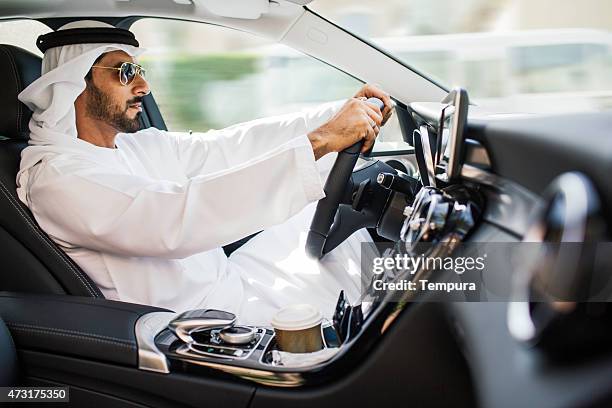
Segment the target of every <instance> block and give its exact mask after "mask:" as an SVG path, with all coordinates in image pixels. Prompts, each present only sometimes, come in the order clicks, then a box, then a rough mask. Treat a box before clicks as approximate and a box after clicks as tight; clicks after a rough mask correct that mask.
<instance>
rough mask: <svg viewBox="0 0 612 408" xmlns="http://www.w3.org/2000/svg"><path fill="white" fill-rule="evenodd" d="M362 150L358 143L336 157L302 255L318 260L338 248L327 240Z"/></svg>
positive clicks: (334, 228) (336, 224) (379, 103)
mask: <svg viewBox="0 0 612 408" xmlns="http://www.w3.org/2000/svg"><path fill="white" fill-rule="evenodd" d="M366 102H368V103H370V104H372V105H375V106H377V107H379V108H380V110H381V111H382V109H383V107H384V103H383V102H382V101H381V100H380V99H378V98H369V99H368V100H367V101H366ZM362 147H363V140H360V141H359V142H357V143H355V144H354V145H352V146H350V147H348V148H346V149H344V150H343V151H341V152H340V153H338V157H337V158H336V161H335V162H334V165H333V167H332V169H331V171H330V173H329V176H328V177H327V181H326V182H325V187H324V188H323V190H324V191H325V197H324V198H322V199H320V200H319V202H318V203H317V208H316V210H315V214H314V216H313V217H312V222H311V224H310V231H309V232H308V237H307V239H306V252H307V253H308V254H309V255H310V256H312V257H315V258H317V259H321V258H322V257H323V255H325V254H326V253H328V252H329V251H331V250H332V249H334V248H335V247H336V246H337V245H338V243H337V242H330V241H333V240H328V238H331V237H333V235H334V232H335V231H337V230H338V229H339V228H340V223H341V217H335V216H336V213H337V212H338V207H339V206H340V201H341V200H342V197H343V195H344V193H345V190H346V185H347V183H348V182H349V179H350V177H351V174H352V172H353V168H354V167H355V164H356V163H357V159H358V158H359V152H360V151H361V148H362ZM334 218H336V219H335V220H334ZM332 224H333V225H332Z"/></svg>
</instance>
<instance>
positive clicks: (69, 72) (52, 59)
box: [17, 20, 144, 201]
mask: <svg viewBox="0 0 612 408" xmlns="http://www.w3.org/2000/svg"><path fill="white" fill-rule="evenodd" d="M84 27H107V28H109V27H110V28H113V26H112V25H110V24H106V23H102V22H99V21H92V20H83V21H76V22H72V23H68V24H66V25H64V26H62V27H61V28H59V30H65V29H69V28H84ZM115 50H122V51H125V52H126V53H127V54H129V55H131V56H133V57H135V56H138V55H139V54H141V53H142V52H143V51H144V50H143V49H142V48H138V47H134V46H131V45H125V44H110V43H109V44H104V43H100V44H71V45H64V46H61V47H53V48H50V49H48V50H47V51H46V52H45V55H44V57H43V62H42V72H41V77H40V78H38V79H37V80H36V81H34V82H32V83H31V84H30V86H28V87H27V88H26V89H24V90H23V91H22V92H21V93H20V94H19V96H18V98H19V100H20V101H21V102H23V103H24V104H25V105H26V106H27V107H28V108H30V110H31V111H32V112H33V113H32V118H31V119H30V124H29V128H30V140H29V145H30V146H28V147H26V148H25V149H24V150H23V152H22V153H21V165H20V169H19V173H18V174H17V187H20V186H22V185H24V184H23V183H25V182H27V172H28V170H29V169H30V168H32V167H33V166H34V165H36V164H37V163H38V162H40V161H41V160H42V159H43V158H44V157H45V156H46V155H48V154H55V153H63V152H66V151H68V150H70V148H71V147H74V146H75V145H76V139H77V129H76V116H75V110H74V101H75V100H76V98H77V97H78V96H79V95H80V94H81V93H82V92H83V90H85V87H86V84H85V75H87V72H89V70H90V68H91V66H92V65H93V63H94V61H95V60H96V59H97V58H98V57H99V56H100V55H102V54H104V53H105V52H109V51H115ZM21 190H23V189H19V190H18V193H20V194H19V197H20V198H21V200H22V201H25V197H22V194H21V193H22V191H21Z"/></svg>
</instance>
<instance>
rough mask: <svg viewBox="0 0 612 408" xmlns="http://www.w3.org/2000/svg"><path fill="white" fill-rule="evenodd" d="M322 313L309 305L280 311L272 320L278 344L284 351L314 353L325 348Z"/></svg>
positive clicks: (288, 307)
mask: <svg viewBox="0 0 612 408" xmlns="http://www.w3.org/2000/svg"><path fill="white" fill-rule="evenodd" d="M321 320H322V319H321V312H319V310H318V309H317V308H316V307H314V306H312V305H308V304H296V305H291V306H287V307H285V308H283V309H281V310H279V311H278V312H277V313H276V314H275V315H274V317H273V318H272V327H274V333H276V342H277V344H278V347H279V348H280V349H281V350H282V351H287V352H289V353H312V352H314V351H319V350H321V349H322V348H323V338H322V337H321Z"/></svg>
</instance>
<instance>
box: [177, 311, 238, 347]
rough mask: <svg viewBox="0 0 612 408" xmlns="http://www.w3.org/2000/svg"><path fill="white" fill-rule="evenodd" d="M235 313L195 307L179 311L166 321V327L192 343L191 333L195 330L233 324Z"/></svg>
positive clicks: (183, 339)
mask: <svg viewBox="0 0 612 408" xmlns="http://www.w3.org/2000/svg"><path fill="white" fill-rule="evenodd" d="M235 322H236V315H234V314H233V313H230V312H224V311H223V310H216V309H197V310H189V311H187V312H184V313H181V314H180V315H178V316H177V317H176V319H174V320H172V321H171V322H170V323H168V328H169V329H170V330H172V332H173V333H174V334H176V336H177V337H178V338H179V339H181V340H182V341H183V342H185V343H193V342H194V341H193V339H192V338H191V333H192V332H194V331H196V330H204V329H216V328H224V327H230V326H233V325H234V323H235Z"/></svg>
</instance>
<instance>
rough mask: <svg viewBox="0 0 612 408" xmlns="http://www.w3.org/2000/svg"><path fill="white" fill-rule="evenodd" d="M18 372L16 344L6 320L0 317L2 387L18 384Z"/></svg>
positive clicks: (0, 382)
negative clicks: (5, 322)
mask: <svg viewBox="0 0 612 408" xmlns="http://www.w3.org/2000/svg"><path fill="white" fill-rule="evenodd" d="M18 374H19V371H18V364H17V352H16V351H15V344H14V343H13V339H12V337H11V333H9V330H8V328H7V327H6V325H5V324H4V321H2V319H0V387H8V386H11V385H13V386H14V385H17V382H18Z"/></svg>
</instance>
